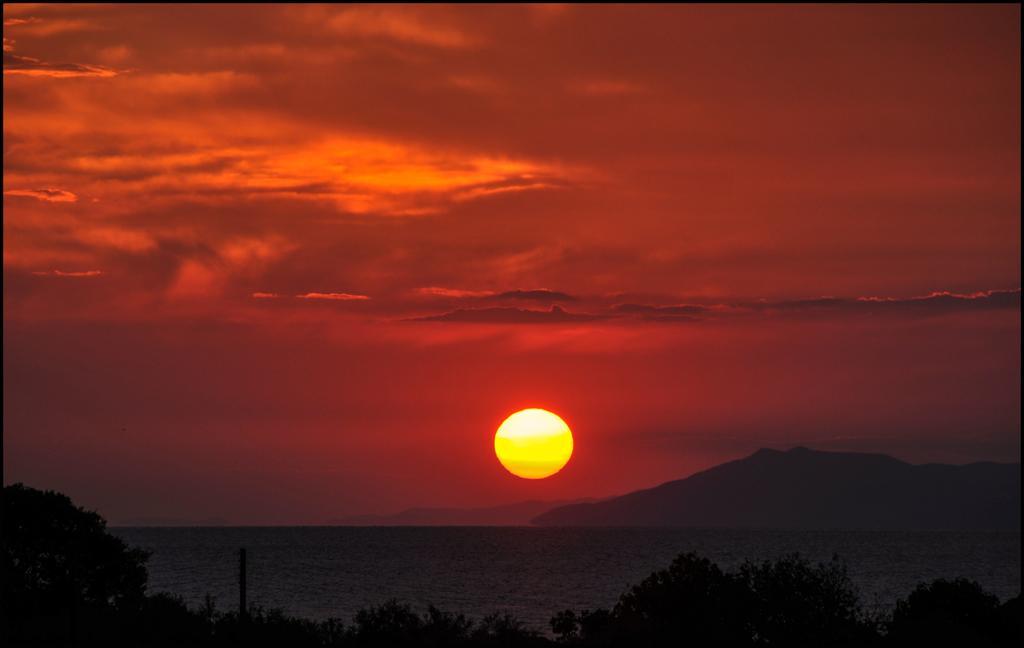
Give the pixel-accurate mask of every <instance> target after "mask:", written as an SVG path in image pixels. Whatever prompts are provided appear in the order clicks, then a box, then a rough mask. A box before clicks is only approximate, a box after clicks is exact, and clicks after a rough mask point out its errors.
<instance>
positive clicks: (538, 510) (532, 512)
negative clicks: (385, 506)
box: [330, 499, 593, 526]
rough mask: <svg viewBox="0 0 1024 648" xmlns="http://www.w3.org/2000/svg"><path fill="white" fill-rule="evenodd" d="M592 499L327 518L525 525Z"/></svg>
mask: <svg viewBox="0 0 1024 648" xmlns="http://www.w3.org/2000/svg"><path fill="white" fill-rule="evenodd" d="M589 501H593V500H586V499H577V500H559V501H554V502H542V501H538V500H528V501H525V502H516V503H515V504H503V505H500V506H487V507H480V508H450V507H449V508H431V507H422V508H410V509H406V510H404V511H400V512H398V513H392V514H390V515H354V516H350V517H345V518H338V519H334V520H331V521H330V524H336V525H339V526H526V525H528V524H530V520H532V519H533V518H535V517H537V516H538V515H540V514H542V513H545V512H547V511H549V510H551V509H553V508H555V507H558V506H563V505H566V504H576V503H581V502H589Z"/></svg>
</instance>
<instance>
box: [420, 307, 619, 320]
mask: <svg viewBox="0 0 1024 648" xmlns="http://www.w3.org/2000/svg"><path fill="white" fill-rule="evenodd" d="M600 319H605V318H604V317H603V316H601V315H592V314H589V313H571V312H569V311H567V310H565V309H563V308H562V307H560V306H552V307H551V310H546V311H539V310H528V309H522V308H460V309H458V310H454V311H451V312H449V313H442V314H441V315H429V316H427V317H418V318H414V319H413V321H417V322H460V323H477V324H565V323H572V322H593V321H595V320H600Z"/></svg>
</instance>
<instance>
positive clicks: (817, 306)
mask: <svg viewBox="0 0 1024 648" xmlns="http://www.w3.org/2000/svg"><path fill="white" fill-rule="evenodd" d="M742 307H744V308H751V309H754V310H766V311H780V312H791V313H862V314H879V315H883V314H906V315H941V314H945V313H954V312H960V311H974V310H996V309H1006V308H1018V309H1019V308H1020V289H1017V290H985V291H980V292H976V293H968V294H958V293H952V292H946V291H944V292H934V293H931V294H929V295H924V296H921V297H909V298H887V297H860V298H857V299H848V298H838V297H821V298H818V299H801V300H792V301H779V302H764V303H754V304H744V305H742Z"/></svg>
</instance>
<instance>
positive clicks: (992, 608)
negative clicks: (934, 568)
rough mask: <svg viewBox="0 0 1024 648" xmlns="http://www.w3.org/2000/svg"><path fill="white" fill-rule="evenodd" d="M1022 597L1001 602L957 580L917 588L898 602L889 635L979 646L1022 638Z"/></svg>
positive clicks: (893, 637) (971, 584) (977, 588)
mask: <svg viewBox="0 0 1024 648" xmlns="http://www.w3.org/2000/svg"><path fill="white" fill-rule="evenodd" d="M1020 623H1021V621H1020V597H1019V596H1018V597H1016V598H1014V599H1011V600H1009V601H1007V602H1006V603H1005V604H1004V605H1000V604H999V599H998V598H996V597H995V596H993V595H992V594H989V593H988V592H986V591H984V590H983V589H982V588H981V586H980V585H978V583H975V582H972V581H968V580H965V579H963V578H958V579H956V580H953V581H948V580H945V579H939V580H936V581H933V582H932V583H929V584H921V585H918V586H917V588H916V589H915V590H914V591H913V592H911V594H910V596H908V597H907V599H906V600H900V601H897V602H896V609H895V611H894V612H893V615H892V620H891V621H890V622H889V627H888V631H889V632H888V635H889V637H891V638H892V639H893V640H907V641H911V640H912V641H927V642H930V643H945V644H949V643H958V644H963V645H968V644H972V645H979V644H985V643H996V642H1001V641H1010V640H1012V639H1014V638H1019V637H1020Z"/></svg>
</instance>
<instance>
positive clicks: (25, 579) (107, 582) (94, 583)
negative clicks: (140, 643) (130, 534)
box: [3, 484, 148, 638]
mask: <svg viewBox="0 0 1024 648" xmlns="http://www.w3.org/2000/svg"><path fill="white" fill-rule="evenodd" d="M3 546H4V547H3V624H4V629H5V634H8V636H12V637H25V638H32V637H36V638H41V637H40V635H42V636H51V637H65V638H76V637H78V636H81V635H82V634H83V633H86V634H88V632H89V628H88V627H87V626H86V625H85V624H84V623H83V622H84V621H86V620H88V621H90V622H91V623H95V621H96V620H97V619H102V618H105V617H107V616H109V615H111V614H113V613H116V612H123V611H125V610H129V609H138V608H139V607H140V606H141V605H142V603H143V601H144V597H145V589H146V565H145V563H146V559H147V558H148V555H147V554H146V552H144V551H141V550H139V549H130V548H128V546H127V545H125V543H124V542H122V541H121V540H120V539H119V538H116V537H115V536H113V535H111V534H109V533H107V529H106V522H105V521H104V520H103V518H101V517H100V516H99V515H98V514H96V513H94V512H91V511H86V510H84V509H82V508H80V507H77V506H75V505H74V504H72V502H71V500H70V499H69V498H68V497H67V496H66V495H61V494H60V493H56V492H53V491H40V490H36V489H34V488H29V487H27V486H24V485H23V484H14V485H12V486H5V487H4V489H3Z"/></svg>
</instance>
